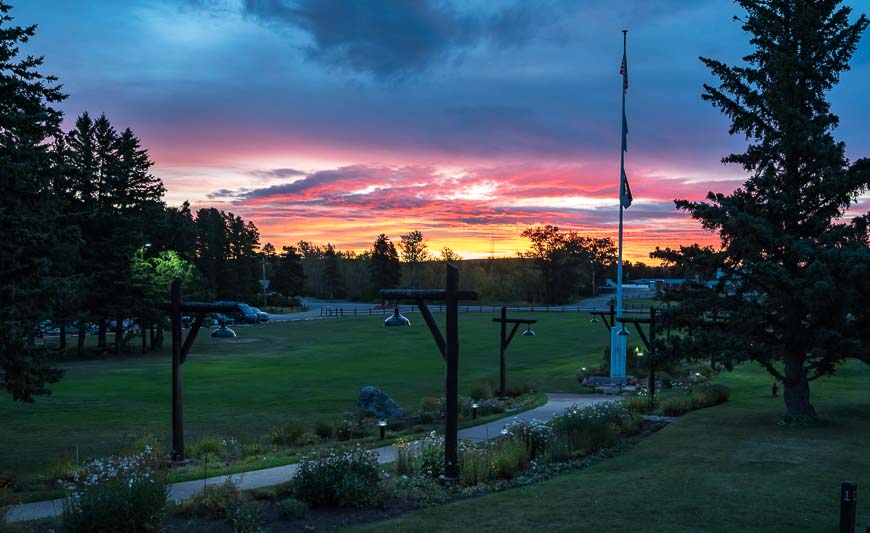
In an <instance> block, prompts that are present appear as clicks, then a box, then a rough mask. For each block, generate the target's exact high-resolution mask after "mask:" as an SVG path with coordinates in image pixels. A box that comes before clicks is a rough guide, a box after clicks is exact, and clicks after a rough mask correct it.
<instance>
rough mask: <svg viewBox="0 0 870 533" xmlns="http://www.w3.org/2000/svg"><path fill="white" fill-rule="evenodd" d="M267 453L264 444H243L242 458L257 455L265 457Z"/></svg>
mask: <svg viewBox="0 0 870 533" xmlns="http://www.w3.org/2000/svg"><path fill="white" fill-rule="evenodd" d="M265 452H266V450H265V449H264V448H263V445H262V444H258V443H249V444H242V457H254V456H257V455H263V454H264V453H265Z"/></svg>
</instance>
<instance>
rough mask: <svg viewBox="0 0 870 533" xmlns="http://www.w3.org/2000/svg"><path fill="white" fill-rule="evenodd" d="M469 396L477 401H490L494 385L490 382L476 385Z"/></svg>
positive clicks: (470, 390)
mask: <svg viewBox="0 0 870 533" xmlns="http://www.w3.org/2000/svg"><path fill="white" fill-rule="evenodd" d="M468 394H469V395H470V396H471V397H472V398H473V399H475V400H489V399H490V398H492V397H493V392H492V385H491V384H490V383H489V382H488V381H481V382H478V383H475V384H474V385H472V386H471V389H469V391H468Z"/></svg>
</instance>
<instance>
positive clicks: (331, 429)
mask: <svg viewBox="0 0 870 533" xmlns="http://www.w3.org/2000/svg"><path fill="white" fill-rule="evenodd" d="M314 433H315V434H316V435H317V436H318V437H320V438H322V439H331V438H332V437H334V436H335V424H334V423H333V422H332V421H330V420H318V421H317V423H316V424H315V425H314Z"/></svg>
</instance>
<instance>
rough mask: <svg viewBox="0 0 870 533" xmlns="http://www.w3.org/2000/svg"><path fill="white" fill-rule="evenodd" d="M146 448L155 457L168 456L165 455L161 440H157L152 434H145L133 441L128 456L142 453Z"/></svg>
mask: <svg viewBox="0 0 870 533" xmlns="http://www.w3.org/2000/svg"><path fill="white" fill-rule="evenodd" d="M146 448H151V450H152V453H153V454H154V455H155V456H157V457H167V456H168V455H169V454H168V453H166V447H165V446H164V444H163V440H162V439H159V438H157V437H156V436H155V435H154V434H153V433H145V434H144V435H142V436H141V437H139V438H138V439H136V440H135V441H133V444H131V445H130V449H129V450H128V451H129V453H130V455H133V454H137V453H140V452H142V451H144V450H145V449H146Z"/></svg>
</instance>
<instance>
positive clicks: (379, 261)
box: [369, 233, 402, 294]
mask: <svg viewBox="0 0 870 533" xmlns="http://www.w3.org/2000/svg"><path fill="white" fill-rule="evenodd" d="M369 257H370V261H369V273H370V274H371V282H372V290H373V292H374V294H377V293H378V291H379V290H380V289H393V288H395V287H398V285H399V281H401V278H402V271H401V266H400V265H399V252H398V251H396V245H395V244H393V242H392V241H391V240H390V238H389V237H387V236H386V235H385V234H383V233H381V234H380V235H378V238H377V239H375V242H374V244H373V245H372V249H371V250H370V251H369Z"/></svg>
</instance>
